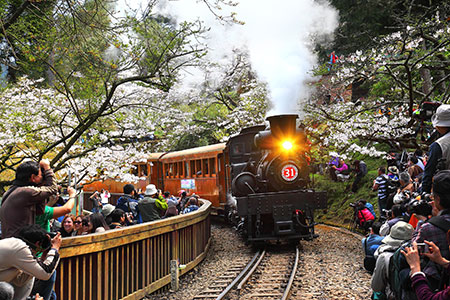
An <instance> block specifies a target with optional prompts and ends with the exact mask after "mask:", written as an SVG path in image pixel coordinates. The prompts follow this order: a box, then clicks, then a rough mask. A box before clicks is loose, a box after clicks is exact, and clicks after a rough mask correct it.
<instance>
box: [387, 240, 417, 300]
mask: <svg viewBox="0 0 450 300" xmlns="http://www.w3.org/2000/svg"><path fill="white" fill-rule="evenodd" d="M410 245H411V244H410V243H408V244H407V245H403V246H401V247H399V248H398V249H397V250H396V251H395V252H394V254H393V255H392V256H391V258H390V259H389V270H388V274H389V275H388V281H389V288H390V289H391V291H392V292H393V293H394V295H395V299H398V300H401V299H408V300H409V299H411V300H415V299H417V297H416V293H415V292H414V290H413V289H412V287H411V279H410V278H409V272H410V268H409V265H408V262H407V261H406V258H405V256H404V255H403V254H402V253H401V252H400V251H401V250H405V248H404V246H410Z"/></svg>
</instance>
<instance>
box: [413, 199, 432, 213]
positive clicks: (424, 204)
mask: <svg viewBox="0 0 450 300" xmlns="http://www.w3.org/2000/svg"><path fill="white" fill-rule="evenodd" d="M408 210H409V211H410V212H411V213H415V214H416V215H420V216H425V217H427V216H429V215H431V211H432V210H433V207H432V206H431V204H430V203H428V201H425V200H414V201H412V202H411V203H410V204H409V205H408Z"/></svg>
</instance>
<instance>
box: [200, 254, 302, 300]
mask: <svg viewBox="0 0 450 300" xmlns="http://www.w3.org/2000/svg"><path fill="white" fill-rule="evenodd" d="M298 261H299V250H298V248H296V249H295V252H294V251H293V250H292V249H289V250H281V251H271V252H266V250H264V251H258V252H257V253H256V254H255V255H254V256H253V258H252V259H251V260H250V261H249V262H248V263H246V264H245V263H243V260H242V259H239V260H238V261H236V262H234V263H233V265H232V266H230V268H229V269H228V270H227V271H226V272H224V273H223V274H222V275H220V276H219V277H218V278H217V279H216V280H215V281H214V282H213V283H212V284H211V285H210V286H209V287H208V288H207V289H206V290H204V291H202V292H201V293H199V294H198V295H197V296H195V297H194V299H195V300H211V299H215V300H222V299H243V300H245V299H261V300H263V299H264V300H266V299H278V300H287V299H289V296H290V292H291V287H292V283H293V281H294V277H295V273H296V270H297V265H298Z"/></svg>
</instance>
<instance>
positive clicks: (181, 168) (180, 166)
mask: <svg viewBox="0 0 450 300" xmlns="http://www.w3.org/2000/svg"><path fill="white" fill-rule="evenodd" d="M183 175H184V172H183V163H182V162H181V161H180V162H179V163H178V177H183Z"/></svg>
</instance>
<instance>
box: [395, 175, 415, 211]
mask: <svg viewBox="0 0 450 300" xmlns="http://www.w3.org/2000/svg"><path fill="white" fill-rule="evenodd" d="M399 183H400V187H399V189H398V190H397V194H395V196H394V199H393V202H394V204H402V203H407V202H409V200H410V199H411V194H412V193H413V192H414V185H413V183H412V182H411V177H410V175H409V174H408V173H407V172H402V173H400V175H399Z"/></svg>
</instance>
